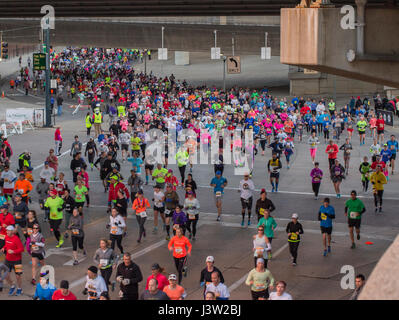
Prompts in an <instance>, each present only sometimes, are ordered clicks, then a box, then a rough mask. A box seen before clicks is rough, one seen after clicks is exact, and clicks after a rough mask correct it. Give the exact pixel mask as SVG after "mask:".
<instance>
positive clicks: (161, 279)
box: [145, 263, 169, 291]
mask: <svg viewBox="0 0 399 320" xmlns="http://www.w3.org/2000/svg"><path fill="white" fill-rule="evenodd" d="M151 270H152V275H150V276H149V277H148V278H147V284H146V286H145V289H146V290H148V283H149V282H150V280H151V279H156V280H157V281H158V289H159V290H161V291H163V288H165V287H166V286H167V285H169V281H168V279H167V278H166V277H165V276H164V275H163V274H162V272H164V268H161V267H160V266H159V264H158V263H154V264H153V265H152V267H151Z"/></svg>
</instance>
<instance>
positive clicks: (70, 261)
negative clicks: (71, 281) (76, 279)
mask: <svg viewBox="0 0 399 320" xmlns="http://www.w3.org/2000/svg"><path fill="white" fill-rule="evenodd" d="M86 259H87V257H85V256H83V257H82V258H80V259H78V262H79V263H81V262H82V261H85V260H86ZM74 261H75V260H74V259H72V260H69V261H67V262H65V263H64V266H73V262H74Z"/></svg>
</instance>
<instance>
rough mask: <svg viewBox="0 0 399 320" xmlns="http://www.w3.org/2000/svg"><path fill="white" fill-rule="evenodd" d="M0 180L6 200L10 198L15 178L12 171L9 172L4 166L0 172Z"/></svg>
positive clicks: (8, 167)
mask: <svg viewBox="0 0 399 320" xmlns="http://www.w3.org/2000/svg"><path fill="white" fill-rule="evenodd" d="M0 179H1V180H3V181H4V183H3V188H2V189H3V194H4V196H5V197H6V198H7V199H10V198H12V196H13V193H14V187H15V181H16V180H17V176H16V175H15V173H14V171H12V170H10V166H9V165H7V164H5V165H4V170H3V171H2V172H1V175H0Z"/></svg>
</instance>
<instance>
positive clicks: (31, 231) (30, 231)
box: [26, 228, 33, 236]
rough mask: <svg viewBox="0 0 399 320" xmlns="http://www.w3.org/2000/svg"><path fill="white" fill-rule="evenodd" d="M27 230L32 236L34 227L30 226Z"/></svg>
mask: <svg viewBox="0 0 399 320" xmlns="http://www.w3.org/2000/svg"><path fill="white" fill-rule="evenodd" d="M26 232H27V233H28V236H30V235H31V234H32V233H33V229H32V228H28V229H26Z"/></svg>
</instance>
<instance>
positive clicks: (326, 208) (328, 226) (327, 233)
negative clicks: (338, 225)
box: [318, 198, 335, 257]
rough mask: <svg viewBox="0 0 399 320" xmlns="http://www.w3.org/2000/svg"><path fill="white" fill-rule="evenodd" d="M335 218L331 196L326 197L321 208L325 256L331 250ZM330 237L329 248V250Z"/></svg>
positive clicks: (321, 227) (319, 218)
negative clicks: (333, 220)
mask: <svg viewBox="0 0 399 320" xmlns="http://www.w3.org/2000/svg"><path fill="white" fill-rule="evenodd" d="M334 218H335V210H334V207H333V206H330V198H325V199H324V201H323V205H322V206H321V207H320V209H319V217H318V220H319V221H320V230H321V234H322V235H323V245H324V252H323V256H325V257H326V256H327V252H328V253H330V252H331V233H332V219H334ZM327 239H328V250H327Z"/></svg>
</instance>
